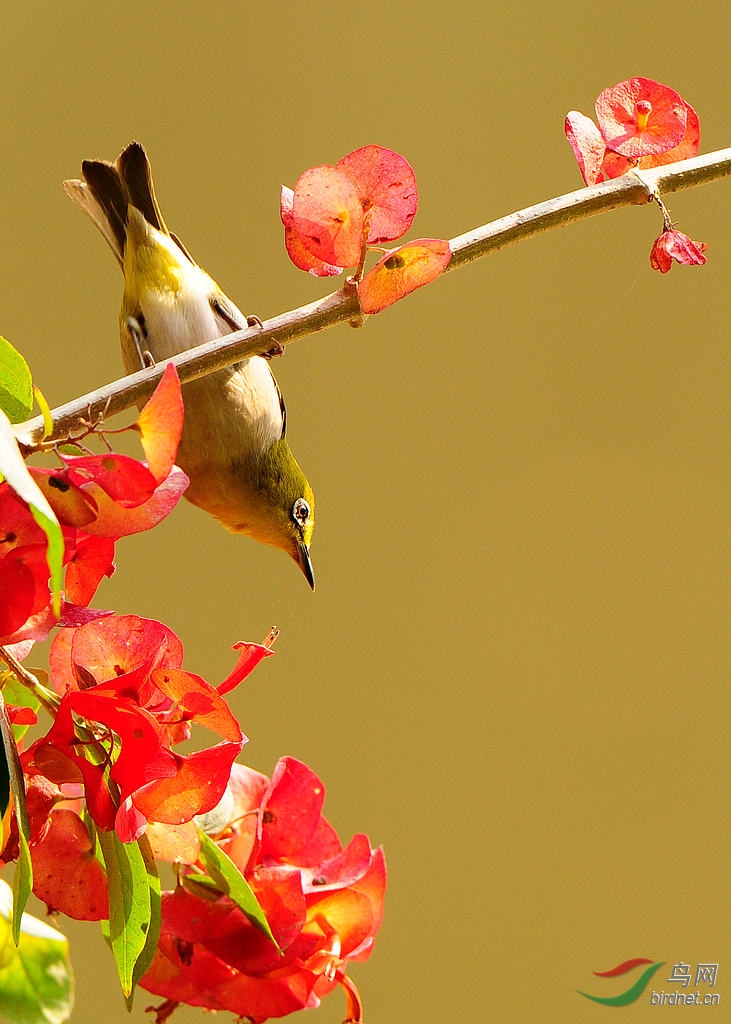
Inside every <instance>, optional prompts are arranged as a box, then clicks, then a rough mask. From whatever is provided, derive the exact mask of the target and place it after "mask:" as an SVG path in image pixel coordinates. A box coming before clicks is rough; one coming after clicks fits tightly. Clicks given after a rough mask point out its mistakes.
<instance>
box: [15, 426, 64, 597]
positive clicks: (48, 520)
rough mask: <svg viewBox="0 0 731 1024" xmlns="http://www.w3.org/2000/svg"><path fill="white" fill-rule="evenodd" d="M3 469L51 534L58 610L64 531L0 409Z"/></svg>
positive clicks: (50, 557) (51, 565)
mask: <svg viewBox="0 0 731 1024" xmlns="http://www.w3.org/2000/svg"><path fill="white" fill-rule="evenodd" d="M0 473H2V474H3V476H4V477H5V479H6V480H7V481H8V483H9V484H10V486H11V487H12V488H13V490H14V491H15V493H16V494H17V495H18V497H19V498H21V499H22V500H23V501H24V502H25V503H26V504H27V505H28V507H29V508H30V511H31V515H32V516H33V518H34V519H35V521H36V522H37V523H38V525H39V526H40V528H41V529H42V530H43V532H44V533H45V535H46V537H47V538H48V554H47V556H46V557H47V559H48V568H49V570H50V573H51V590H52V593H53V607H54V611H55V612H56V614H57V615H58V614H59V611H60V607H61V580H62V567H63V534H62V533H61V527H60V526H59V523H58V519H56V516H55V513H54V511H53V509H52V508H51V506H50V505H49V504H48V501H47V500H46V496H45V495H44V494H43V492H42V491H41V490H40V488H39V487H38V485H37V484H36V482H35V480H34V479H33V477H32V476H31V475H30V473H29V472H28V468H27V466H26V464H25V462H23V457H22V456H21V454H20V449H19V448H18V442H17V441H16V439H15V434H14V433H13V428H12V426H11V425H10V421H9V420H8V418H7V416H6V415H5V413H4V412H2V410H0Z"/></svg>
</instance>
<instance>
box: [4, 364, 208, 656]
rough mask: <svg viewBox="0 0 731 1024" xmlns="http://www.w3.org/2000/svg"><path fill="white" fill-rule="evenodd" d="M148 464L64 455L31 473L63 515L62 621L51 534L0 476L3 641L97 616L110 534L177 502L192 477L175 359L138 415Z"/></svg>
mask: <svg viewBox="0 0 731 1024" xmlns="http://www.w3.org/2000/svg"><path fill="white" fill-rule="evenodd" d="M135 429H136V430H137V431H138V432H139V434H140V438H141V441H142V446H143V448H144V451H145V455H146V457H147V464H146V465H145V464H144V463H142V462H138V461H137V460H136V459H133V458H130V457H129V456H128V455H120V454H116V453H114V452H107V453H105V454H103V455H86V454H85V455H62V456H61V461H62V465H61V466H60V467H58V468H56V469H44V468H37V467H31V468H30V470H29V472H30V474H31V476H32V477H33V479H34V481H35V483H36V484H37V485H38V487H39V488H40V490H41V491H42V492H43V494H44V495H45V496H46V498H47V499H48V503H49V504H50V506H51V508H52V509H53V511H54V513H55V514H56V517H57V519H58V521H59V523H60V524H61V527H62V532H63V541H64V555H63V562H64V590H63V595H62V596H63V602H62V607H61V619H60V621H59V619H58V616H57V614H56V611H55V609H54V603H53V600H52V597H51V594H50V591H49V576H50V570H49V566H48V561H47V553H48V540H47V538H46V535H45V533H44V532H43V530H42V529H41V527H40V526H39V525H38V524H37V522H36V521H35V519H34V518H33V515H32V513H31V510H30V508H29V507H28V505H27V504H26V503H25V502H24V501H22V500H21V499H20V498H19V497H18V496H17V495H16V494H15V492H14V491H13V490H12V488H11V487H10V485H9V484H8V483H7V481H3V482H2V483H0V523H1V524H2V526H1V528H0V529H1V531H2V534H1V535H0V644H4V645H12V644H16V643H19V642H21V641H29V640H43V639H45V637H47V636H48V634H49V632H50V631H51V629H52V627H53V626H54V625H56V624H57V622H58V624H60V625H76V624H81V623H83V622H85V621H87V620H88V619H89V618H93V617H95V616H98V615H100V614H104V613H100V612H96V611H92V610H90V609H88V608H87V606H88V604H89V602H90V601H91V599H92V597H93V596H94V593H95V591H96V588H97V587H98V585H99V583H100V581H101V580H102V578H103V577H104V576H111V574H112V572H113V571H114V543H115V541H116V540H118V539H119V538H120V537H124V536H126V535H128V534H131V533H138V532H139V531H141V530H149V529H150V528H151V527H153V526H155V524H156V523H158V522H160V520H161V519H164V518H165V516H166V515H167V514H168V513H169V512H170V511H171V510H172V509H173V508H174V507H175V505H176V504H177V502H178V500H179V499H180V496H181V495H182V493H183V491H184V490H185V488H186V487H187V485H188V478H187V477H186V475H185V473H183V472H182V470H180V469H178V467H177V466H175V465H174V459H175V454H176V452H177V448H178V443H179V441H180V434H181V431H182V429H183V402H182V397H181V391H180V382H179V380H178V376H177V373H176V372H175V368H174V367H173V366H172V365H171V366H169V367H168V368H167V370H166V371H165V374H164V376H163V378H162V380H161V381H160V384H159V385H158V388H157V390H156V392H155V394H154V395H153V397H152V398H151V399H150V401H149V402H148V403H147V405H146V406H145V408H144V410H143V411H142V412H141V413H140V416H139V419H138V420H137V422H136V424H135Z"/></svg>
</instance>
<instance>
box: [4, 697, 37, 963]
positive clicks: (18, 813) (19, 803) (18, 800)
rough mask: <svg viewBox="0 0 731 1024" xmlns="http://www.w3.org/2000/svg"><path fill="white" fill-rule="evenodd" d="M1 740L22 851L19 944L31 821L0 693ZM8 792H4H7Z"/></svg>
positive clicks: (29, 872)
mask: <svg viewBox="0 0 731 1024" xmlns="http://www.w3.org/2000/svg"><path fill="white" fill-rule="evenodd" d="M0 740H1V742H2V751H3V762H4V768H5V770H6V771H7V797H8V802H9V797H10V793H12V795H13V805H14V808H15V817H16V820H17V822H18V842H19V847H20V853H19V856H18V862H17V864H16V865H15V871H14V873H13V913H12V919H13V929H12V930H13V940H14V941H15V944H16V945H17V943H18V940H19V938H20V925H21V917H22V914H23V911H24V909H25V905H26V903H27V902H28V897H29V896H30V893H31V889H32V888H33V865H32V864H31V859H30V849H29V847H28V839H29V837H30V825H29V824H28V812H27V811H26V807H25V782H24V781H23V769H22V767H21V764H20V758H19V757H18V747H17V745H16V743H15V737H14V736H13V730H12V728H11V725H10V719H9V718H8V712H7V708H6V707H5V698H4V696H3V694H2V693H1V692H0ZM4 795H5V794H4ZM6 809H7V802H6V803H5V807H4V808H3V814H4V813H5V810H6Z"/></svg>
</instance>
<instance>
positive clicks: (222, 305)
mask: <svg viewBox="0 0 731 1024" xmlns="http://www.w3.org/2000/svg"><path fill="white" fill-rule="evenodd" d="M176 241H177V239H176ZM178 244H179V243H178ZM209 301H210V303H211V309H212V310H213V312H214V314H215V315H216V317H217V319H218V320H219V322H220V323H221V326H222V328H223V332H224V333H227V331H226V328H228V330H229V331H245V330H246V328H247V327H249V326H250V324H249V321H248V320H247V319H246V317H245V316H244V314H243V313H242V312H241V310H240V309H239V307H238V306H236V305H235V304H234V303H233V302H232V301H231V299H229V297H228V296H227V295H224V293H223V292H218V293H217V294H216V295H212V296H211V297H210V300H209ZM252 358H254V359H259V358H261V357H260V356H253V357H252ZM267 365H269V364H267ZM239 366H240V364H238V363H235V364H234V366H233V367H232V369H233V370H234V371H235V370H236V369H237V368H238V367H239ZM269 373H270V374H271V377H272V383H273V384H274V387H275V389H276V392H277V395H278V397H279V409H280V412H281V414H282V434H281V436H282V437H284V435H285V434H286V433H287V407H286V405H285V404H284V396H283V394H282V392H281V391H280V389H279V384H277V378H276V377H275V376H274V373H273V371H272V368H271V366H269Z"/></svg>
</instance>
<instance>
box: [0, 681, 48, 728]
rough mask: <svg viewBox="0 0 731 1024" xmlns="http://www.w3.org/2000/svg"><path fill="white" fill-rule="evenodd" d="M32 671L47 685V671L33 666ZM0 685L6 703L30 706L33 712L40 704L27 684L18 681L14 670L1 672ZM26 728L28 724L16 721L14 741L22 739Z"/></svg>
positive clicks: (23, 706)
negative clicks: (20, 723) (19, 723)
mask: <svg viewBox="0 0 731 1024" xmlns="http://www.w3.org/2000/svg"><path fill="white" fill-rule="evenodd" d="M32 672H33V675H34V676H35V677H36V679H37V680H38V681H39V683H41V684H42V685H43V686H46V687H47V686H48V673H47V672H45V671H44V670H43V669H42V668H34V669H32ZM0 686H2V693H3V697H4V698H5V701H6V703H7V704H14V705H15V706H16V707H18V708H30V709H31V711H35V712H37V711H38V710H39V708H40V706H41V702H40V700H39V699H38V697H36V695H35V694H34V693H32V692H31V691H30V690H29V689H28V687H27V686H24V685H23V683H21V682H20V680H19V679H18V677H17V676H16V675H15V673H14V672H1V673H0ZM28 729H30V726H29V725H18V723H17V722H16V723H15V724H14V725H13V735H14V736H15V739H16V741H17V740H20V739H22V738H23V736H24V735H25V734H26V732H27V731H28Z"/></svg>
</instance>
